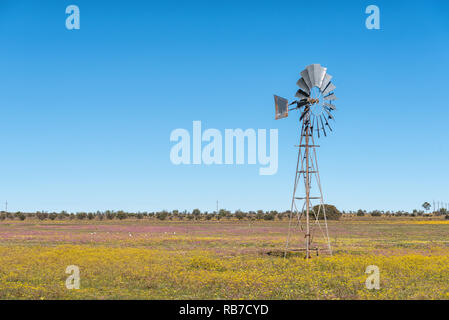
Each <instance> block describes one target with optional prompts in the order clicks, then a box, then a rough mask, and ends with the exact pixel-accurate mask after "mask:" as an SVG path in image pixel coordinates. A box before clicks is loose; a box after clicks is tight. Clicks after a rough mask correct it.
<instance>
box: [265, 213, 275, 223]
mask: <svg viewBox="0 0 449 320" xmlns="http://www.w3.org/2000/svg"><path fill="white" fill-rule="evenodd" d="M275 217H276V213H275V211H270V212H267V213H265V214H264V216H263V219H264V220H266V221H273V220H274V218H275Z"/></svg>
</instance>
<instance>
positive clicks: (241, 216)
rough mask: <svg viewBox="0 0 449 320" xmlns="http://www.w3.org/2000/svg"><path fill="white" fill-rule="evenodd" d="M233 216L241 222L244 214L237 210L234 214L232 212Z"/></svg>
mask: <svg viewBox="0 0 449 320" xmlns="http://www.w3.org/2000/svg"><path fill="white" fill-rule="evenodd" d="M234 216H235V217H236V218H237V219H239V220H243V219H244V218H245V217H246V213H245V212H243V211H240V210H237V211H236V212H234Z"/></svg>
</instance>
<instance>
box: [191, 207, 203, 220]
mask: <svg viewBox="0 0 449 320" xmlns="http://www.w3.org/2000/svg"><path fill="white" fill-rule="evenodd" d="M192 214H193V217H194V218H195V220H198V219H199V218H200V215H201V211H200V209H193V211H192Z"/></svg>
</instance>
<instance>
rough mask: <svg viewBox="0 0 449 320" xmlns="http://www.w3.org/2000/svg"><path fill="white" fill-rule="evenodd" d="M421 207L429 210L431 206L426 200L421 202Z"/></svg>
mask: <svg viewBox="0 0 449 320" xmlns="http://www.w3.org/2000/svg"><path fill="white" fill-rule="evenodd" d="M422 207H423V208H424V210H426V211H429V210H430V208H431V207H432V206H431V205H430V203H428V202H427V201H426V202H424V203H423V204H422Z"/></svg>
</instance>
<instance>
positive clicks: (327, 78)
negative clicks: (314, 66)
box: [320, 73, 332, 92]
mask: <svg viewBox="0 0 449 320" xmlns="http://www.w3.org/2000/svg"><path fill="white" fill-rule="evenodd" d="M331 79H332V76H331V75H330V74H328V73H326V74H325V75H324V79H323V82H322V83H321V86H320V91H321V92H323V91H324V89H326V87H327V85H328V84H329V82H331Z"/></svg>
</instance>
